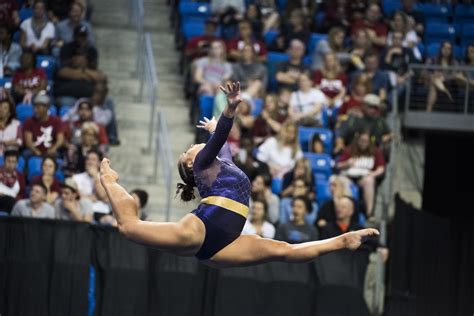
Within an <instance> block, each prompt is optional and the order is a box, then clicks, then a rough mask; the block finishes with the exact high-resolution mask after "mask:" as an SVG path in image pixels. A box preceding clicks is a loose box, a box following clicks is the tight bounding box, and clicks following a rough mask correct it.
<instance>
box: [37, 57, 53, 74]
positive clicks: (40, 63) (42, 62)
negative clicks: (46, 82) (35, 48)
mask: <svg viewBox="0 0 474 316" xmlns="http://www.w3.org/2000/svg"><path fill="white" fill-rule="evenodd" d="M56 64H57V62H56V58H54V57H53V56H48V55H38V56H37V57H36V67H38V68H43V69H44V71H45V72H46V75H47V76H48V79H53V78H54V73H55V72H56Z"/></svg>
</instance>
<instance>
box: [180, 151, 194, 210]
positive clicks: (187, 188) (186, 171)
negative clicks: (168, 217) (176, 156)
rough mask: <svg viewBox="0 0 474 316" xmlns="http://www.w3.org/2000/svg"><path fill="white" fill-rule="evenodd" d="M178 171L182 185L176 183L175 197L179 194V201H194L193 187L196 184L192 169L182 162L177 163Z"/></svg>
mask: <svg viewBox="0 0 474 316" xmlns="http://www.w3.org/2000/svg"><path fill="white" fill-rule="evenodd" d="M178 171H179V175H180V177H181V179H182V180H183V181H184V183H178V184H177V185H176V195H178V194H179V192H180V191H182V192H181V200H183V201H185V202H188V201H191V200H194V199H195V198H196V196H195V195H194V187H195V186H196V182H195V181H194V172H193V169H192V168H190V167H188V166H186V163H185V162H184V161H182V160H179V162H178Z"/></svg>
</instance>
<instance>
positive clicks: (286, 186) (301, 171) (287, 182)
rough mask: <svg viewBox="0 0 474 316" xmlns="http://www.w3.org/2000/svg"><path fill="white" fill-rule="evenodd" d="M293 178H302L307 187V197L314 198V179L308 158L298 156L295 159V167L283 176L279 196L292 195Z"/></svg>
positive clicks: (293, 189)
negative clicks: (298, 157)
mask: <svg viewBox="0 0 474 316" xmlns="http://www.w3.org/2000/svg"><path fill="white" fill-rule="evenodd" d="M295 179H303V180H304V182H305V183H306V184H307V185H308V187H309V190H310V192H309V195H308V196H307V197H308V198H309V199H311V200H314V198H315V192H316V191H315V181H314V176H313V172H312V169H311V164H310V162H309V160H308V159H306V158H300V159H298V161H296V164H295V168H293V170H291V171H289V172H287V173H286V174H285V175H284V176H283V184H282V191H281V193H280V195H281V197H287V196H293V195H294V191H295V187H294V185H293V184H294V180H295Z"/></svg>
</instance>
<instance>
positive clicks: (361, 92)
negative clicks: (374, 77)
mask: <svg viewBox="0 0 474 316" xmlns="http://www.w3.org/2000/svg"><path fill="white" fill-rule="evenodd" d="M371 90H372V85H371V83H370V80H368V78H367V76H365V75H363V74H362V75H359V76H357V77H356V78H354V82H353V83H352V88H351V94H350V95H349V96H348V97H346V99H345V101H344V103H343V104H342V105H341V107H340V108H339V111H338V112H337V113H338V120H339V119H342V120H343V119H346V118H347V117H345V116H346V115H351V114H352V115H357V116H362V115H363V113H362V105H363V101H364V97H365V96H366V95H367V94H368V93H370V91H371Z"/></svg>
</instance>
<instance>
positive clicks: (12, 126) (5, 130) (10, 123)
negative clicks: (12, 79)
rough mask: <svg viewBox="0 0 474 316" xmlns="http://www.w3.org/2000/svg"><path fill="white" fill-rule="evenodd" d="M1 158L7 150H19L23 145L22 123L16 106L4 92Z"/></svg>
mask: <svg viewBox="0 0 474 316" xmlns="http://www.w3.org/2000/svg"><path fill="white" fill-rule="evenodd" d="M0 93H1V94H3V97H2V98H0V156H3V153H4V151H5V150H6V148H10V149H19V147H20V146H21V145H22V144H23V139H22V138H23V135H22V133H21V124H20V121H18V120H17V119H16V112H15V104H14V103H13V101H12V100H11V99H10V97H9V96H8V95H7V94H6V91H5V90H3V91H2V92H0Z"/></svg>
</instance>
